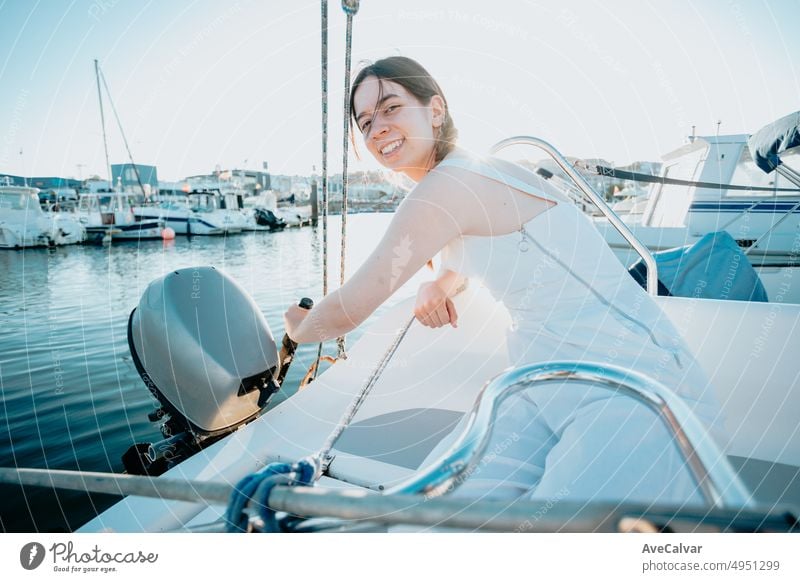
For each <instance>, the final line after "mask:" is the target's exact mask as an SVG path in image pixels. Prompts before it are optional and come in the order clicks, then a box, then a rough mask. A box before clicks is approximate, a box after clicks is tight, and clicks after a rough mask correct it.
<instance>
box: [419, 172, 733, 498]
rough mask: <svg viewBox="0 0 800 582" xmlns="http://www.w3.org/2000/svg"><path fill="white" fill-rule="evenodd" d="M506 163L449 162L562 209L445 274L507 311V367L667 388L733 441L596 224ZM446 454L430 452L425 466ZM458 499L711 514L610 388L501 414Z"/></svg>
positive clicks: (446, 262)
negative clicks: (595, 374)
mask: <svg viewBox="0 0 800 582" xmlns="http://www.w3.org/2000/svg"><path fill="white" fill-rule="evenodd" d="M508 164H510V162H506V161H504V160H498V159H491V158H488V159H472V158H469V159H468V158H451V159H446V160H444V161H443V162H441V163H440V164H439V166H438V167H439V168H441V167H444V166H453V167H458V168H462V169H465V170H468V171H470V172H475V173H477V174H480V175H482V176H485V177H487V178H490V179H493V180H498V181H500V182H503V183H505V184H507V185H509V186H511V187H513V188H515V189H517V190H520V191H522V192H525V193H528V194H533V195H535V196H538V197H540V198H544V199H546V200H550V201H552V202H555V203H556V205H555V206H552V207H551V208H549V209H548V210H546V211H544V212H542V213H541V214H539V215H537V216H535V217H534V218H533V219H531V220H530V221H528V222H527V223H525V224H524V225H523V226H522V228H521V229H520V230H519V231H517V232H513V233H510V234H506V235H500V236H461V237H458V238H456V239H454V240H453V241H451V242H450V243H449V244H448V245H447V246H446V247H445V248H444V249H443V250H442V253H441V259H442V267H443V268H446V269H450V270H453V271H456V272H458V273H460V274H462V275H464V276H466V277H468V278H470V279H473V280H477V281H480V282H482V283H483V284H484V286H486V287H487V288H488V290H489V291H490V292H491V294H492V295H493V296H494V298H495V299H496V300H498V301H500V302H502V303H503V304H504V305H505V307H506V308H507V309H508V311H509V313H510V315H511V318H512V324H511V327H510V329H509V330H508V332H507V344H508V352H509V361H510V364H511V365H512V366H515V367H516V366H520V365H523V364H531V363H538V362H547V361H553V360H578V361H592V362H597V363H601V364H602V363H608V364H614V365H617V366H621V367H624V368H628V369H633V370H636V371H638V372H641V373H643V374H645V375H647V376H650V377H652V378H654V379H656V380H658V381H660V382H661V383H663V384H665V385H666V386H668V387H670V388H672V389H673V390H674V391H675V392H676V393H677V394H678V395H680V396H681V397H682V398H683V399H684V401H686V403H687V404H688V405H689V406H690V408H692V409H693V410H694V412H695V414H696V415H697V416H698V417H699V418H700V420H701V421H702V422H704V423H705V425H706V427H707V428H708V429H709V431H710V434H711V435H712V436H714V437H715V440H716V442H717V443H718V444H722V443H723V442H724V439H725V435H724V431H723V429H722V417H721V414H720V408H719V406H718V404H717V402H716V400H715V397H714V395H713V390H712V388H711V386H710V385H709V382H708V380H707V378H706V375H705V373H704V372H703V371H702V369H701V368H700V366H699V364H698V363H697V361H696V360H695V358H694V357H693V356H692V355H691V353H690V352H689V350H688V348H687V346H686V344H685V342H684V341H683V339H682V338H681V337H680V334H679V333H678V332H677V331H676V329H675V328H674V326H673V325H672V324H671V322H670V321H669V320H668V319H667V317H666V316H665V315H664V314H663V312H662V311H661V309H660V308H659V307H658V305H657V304H656V303H655V302H654V301H653V300H652V298H651V297H650V296H649V295H648V294H647V293H646V292H645V291H644V290H643V289H642V288H641V287H640V286H639V284H638V283H636V282H635V281H634V280H633V278H632V277H631V276H630V275H629V274H628V273H627V271H626V269H625V267H623V265H622V264H621V263H620V262H619V260H618V259H617V258H616V257H615V256H614V255H613V253H612V251H611V249H610V248H609V246H608V244H607V243H606V242H605V240H604V239H603V237H602V235H601V234H600V233H599V231H598V230H597V229H596V228H595V227H594V225H593V224H592V222H591V219H590V218H589V217H587V216H586V215H585V214H583V213H582V212H581V211H580V210H579V209H578V208H576V207H575V206H574V205H573V203H572V202H571V201H569V200H568V199H567V198H566V197H565V196H564V195H563V194H561V193H560V192H558V191H557V190H555V189H554V188H553V187H552V186H550V185H549V184H548V183H546V182H545V181H544V180H542V179H541V178H539V176H536V175H535V174H533V173H529V176H530V180H529V183H526V182H523V181H521V180H519V179H517V178H515V177H514V176H512V175H509V174H508V171H507V170H504V168H507V167H508ZM442 452H443V451H442V450H441V448H438V449H437V450H435V451H433V452H432V453H431V455H430V456H429V460H430V459H433V458H435V457H436V456H438V455H439V454H441V453H442ZM456 493H457V494H458V495H470V496H488V497H493V498H513V497H518V496H520V495H523V494H527V495H529V496H530V497H531V498H535V499H542V500H548V501H552V500H557V499H562V498H566V499H570V500H582V501H584V500H585V501H622V500H626V501H630V502H645V503H649V502H654V501H657V502H665V503H684V502H687V503H698V504H699V503H702V497H701V496H700V494H699V491H698V490H697V489H696V484H695V483H694V482H693V480H692V478H691V477H690V475H689V473H688V471H687V470H686V469H685V466H684V462H683V458H682V457H681V456H680V453H679V452H678V450H677V448H676V446H675V444H674V442H672V439H671V436H670V435H669V434H668V433H667V431H666V429H665V428H664V427H663V425H662V422H661V420H659V419H658V418H657V417H656V416H655V415H654V414H653V413H652V412H651V411H649V410H647V409H646V408H645V407H644V406H643V405H641V404H638V403H635V402H634V401H633V400H632V399H630V398H628V397H623V396H620V395H616V394H614V393H612V392H611V391H608V390H606V389H601V388H596V387H591V386H588V385H587V386H586V387H585V388H584V387H583V386H576V385H575V384H569V385H563V386H559V387H553V386H552V385H550V386H548V387H546V388H542V387H537V388H530V389H528V390H526V391H524V392H522V393H520V395H519V396H518V397H515V398H512V399H509V400H507V401H506V403H505V404H504V406H503V408H502V409H501V414H500V416H499V417H498V421H497V423H496V425H495V428H494V432H493V437H492V441H491V443H490V445H489V449H488V452H487V454H486V456H485V458H484V459H483V461H482V462H481V463H480V464H479V466H478V467H477V469H476V471H475V472H474V473H473V474H472V475H471V476H470V478H469V479H467V480H466V481H465V482H464V483H463V484H462V486H461V487H460V488H459V489H457V490H456Z"/></svg>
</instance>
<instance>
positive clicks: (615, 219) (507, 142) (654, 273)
mask: <svg viewBox="0 0 800 582" xmlns="http://www.w3.org/2000/svg"><path fill="white" fill-rule="evenodd" d="M513 145H532V146H534V147H538V148H539V149H541V150H544V151H545V152H546V153H547V154H549V155H550V157H551V158H553V160H555V162H556V163H557V164H558V166H559V167H560V168H561V169H562V170H564V172H565V173H566V174H567V175H568V176H569V177H570V178H572V180H573V182H575V184H576V185H577V186H578V188H580V190H581V192H583V193H584V195H585V196H587V197H588V198H589V200H591V201H592V202H593V203H594V205H595V206H597V208H598V209H600V212H602V213H603V215H604V216H605V217H606V218H607V219H608V221H609V222H610V223H611V225H612V226H613V227H614V228H616V229H617V231H618V232H619V233H620V234H621V235H622V237H623V238H624V239H625V240H626V241H628V243H629V244H630V245H631V246H632V247H633V248H634V250H636V252H637V253H639V255H640V256H641V257H642V260H644V264H645V265H647V292H648V293H649V294H650V295H658V267H657V266H656V261H655V259H654V258H653V255H652V253H650V250H649V249H648V248H647V247H646V246H644V245H643V244H642V243H641V241H639V239H638V238H636V235H634V234H633V232H631V229H629V228H628V226H627V225H626V224H625V223H624V222H622V220H621V219H620V218H619V216H617V215H616V213H614V211H613V210H611V208H610V207H609V206H608V204H606V202H605V200H603V198H602V197H600V196H599V195H598V194H597V192H595V191H594V189H593V188H592V187H591V186H590V185H589V183H588V182H587V181H586V179H585V178H584V177H583V176H581V175H580V173H579V172H577V171H576V170H575V168H573V167H572V165H571V164H570V163H569V162H568V161H567V159H566V158H565V157H564V156H562V155H561V153H560V152H559V151H558V150H557V149H556V148H554V147H553V146H552V145H550V144H549V143H547V142H546V141H544V140H542V139H539V138H538V137H530V136H526V135H518V136H515V137H510V138H508V139H504V140H503V141H500V142H497V143H496V144H495V145H494V146H492V148H491V150H490V152H491V153H492V154H495V153H497V152H499V151H500V150H502V149H503V148H507V147H509V146H513Z"/></svg>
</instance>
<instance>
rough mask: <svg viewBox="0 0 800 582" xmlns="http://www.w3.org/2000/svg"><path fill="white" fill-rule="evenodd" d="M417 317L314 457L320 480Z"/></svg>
mask: <svg viewBox="0 0 800 582" xmlns="http://www.w3.org/2000/svg"><path fill="white" fill-rule="evenodd" d="M415 317H416V316H413V315H412V316H411V318H410V319H409V320H408V322H407V323H406V324H405V325H404V326H403V328H402V329H400V331H399V332H398V334H397V335H396V336H395V338H394V341H393V342H392V344H391V345H390V346H389V348H388V349H387V350H386V352H384V354H383V357H382V358H381V359H380V361H379V362H378V365H377V366H376V367H375V369H374V370H373V371H372V373H371V374H370V376H369V378H367V381H366V382H365V383H364V386H362V388H361V391H360V392H359V393H358V395H357V396H356V398H355V399H354V400H353V401H352V402H351V403H350V406H348V407H347V410H345V412H344V414H343V415H342V417H341V419H339V422H338V423H337V424H336V427H334V429H333V431H332V432H331V434H330V435H329V436H328V439H327V440H326V441H325V444H324V445H322V448H321V449H320V450H319V452H318V453H317V454H315V455H313V458H315V459H317V461H318V463H319V466H320V472H319V473H318V475H317V478H319V477H320V476H321V475H322V473H324V472H325V471H326V470H327V466H328V465H329V464H330V461H331V460H332V457H331V450H332V449H333V447H334V445H336V441H338V440H339V437H341V436H342V433H343V432H344V430H345V429H346V428H347V427H348V426H349V425H350V422H351V421H352V420H353V417H354V416H355V415H356V413H357V412H358V409H359V408H361V405H362V404H363V403H364V401H365V400H366V398H367V395H368V394H369V393H370V391H371V390H372V388H373V386H375V384H376V383H377V382H378V379H379V378H380V376H381V374H383V371H384V369H385V368H386V366H387V364H388V363H389V361H390V360H391V359H392V356H394V354H395V352H396V351H397V348H399V347H400V342H402V341H403V338H405V336H406V334H407V333H408V329H409V328H410V327H411V324H412V323H413V322H414V319H415Z"/></svg>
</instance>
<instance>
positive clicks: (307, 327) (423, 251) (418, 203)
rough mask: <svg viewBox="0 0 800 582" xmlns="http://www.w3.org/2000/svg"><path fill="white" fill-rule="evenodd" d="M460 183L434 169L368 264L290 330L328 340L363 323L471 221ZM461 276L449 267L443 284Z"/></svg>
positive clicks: (303, 339) (296, 336) (305, 339)
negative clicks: (461, 201)
mask: <svg viewBox="0 0 800 582" xmlns="http://www.w3.org/2000/svg"><path fill="white" fill-rule="evenodd" d="M458 187H459V184H458V183H457V182H454V181H453V180H452V179H451V178H450V177H448V176H447V175H443V174H442V175H433V174H431V175H429V176H428V177H427V178H426V179H425V180H423V181H422V182H420V184H419V185H418V186H417V187H416V188H415V189H414V190H413V191H412V192H411V193H410V194H409V195H408V197H407V198H406V199H405V200H404V201H403V202H402V203H401V204H400V206H399V207H398V208H397V211H396V213H395V216H394V218H393V219H392V221H391V223H390V224H389V227H388V229H387V231H386V233H385V234H384V236H383V238H382V239H381V241H380V242H379V243H378V245H377V247H376V248H375V250H374V251H373V252H372V253H371V254H370V256H369V257H368V258H367V260H366V261H365V262H364V264H363V265H362V266H361V267H360V268H359V269H358V271H356V273H355V274H354V275H353V276H352V277H351V278H350V279H349V280H348V281H347V282H346V283H345V284H344V285H342V287H340V288H339V289H337V290H336V291H334V292H332V293H329V294H328V295H327V296H326V297H325V298H324V299H323V300H322V301H320V302H319V304H317V306H316V307H314V308H313V309H312V310H311V312H310V313H309V314H308V316H307V317H305V318H304V319H303V320H302V322H301V323H300V324H299V325H297V327H296V328H295V329H293V330H290V329H287V332H288V333H289V336H290V337H291V338H292V339H293V340H294V341H296V342H298V343H311V342H319V341H325V340H328V339H332V338H335V337H338V336H340V335H342V334H343V333H347V332H348V331H350V330H352V329H355V328H356V327H358V326H359V325H360V324H361V323H363V322H364V320H366V319H367V318H368V317H369V316H370V315H371V314H372V313H373V312H374V311H375V310H376V309H377V308H378V307H379V306H380V305H381V304H382V303H383V302H384V301H386V300H387V299H388V298H389V297H391V295H392V294H393V293H394V292H395V291H396V290H397V289H399V288H400V287H401V286H402V285H403V284H405V282H406V281H408V280H409V279H410V278H411V277H412V276H413V275H414V274H415V273H416V272H417V271H418V270H419V269H420V268H422V267H423V266H424V265H425V263H426V262H427V261H428V259H430V258H431V257H432V256H434V255H435V254H436V253H438V252H439V251H440V250H441V249H442V248H443V247H444V246H445V245H446V244H447V243H448V242H449V241H451V240H452V239H453V238H455V237H456V236H459V235H460V234H461V233H462V232H463V230H464V229H465V228H467V227H468V226H469V221H470V220H471V217H470V215H469V213H468V212H467V211H466V210H465V208H464V206H465V205H460V204H458V194H459V192H458V190H457V188H458ZM450 273H453V272H452V271H451V272H450ZM456 282H458V281H457V277H456V276H455V273H453V274H452V275H450V274H448V273H444V275H443V283H444V284H447V285H448V286H451V285H452V284H453V283H456ZM459 284H460V283H459ZM457 287H458V285H456V288H457ZM453 292H455V288H454V289H453Z"/></svg>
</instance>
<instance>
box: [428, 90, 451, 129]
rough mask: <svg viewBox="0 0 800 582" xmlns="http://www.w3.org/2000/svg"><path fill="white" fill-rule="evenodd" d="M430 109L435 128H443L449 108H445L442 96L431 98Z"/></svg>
mask: <svg viewBox="0 0 800 582" xmlns="http://www.w3.org/2000/svg"><path fill="white" fill-rule="evenodd" d="M430 108H431V121H432V123H433V127H441V126H442V125H444V119H445V115H446V114H447V107H446V106H445V104H444V99H442V96H441V95H434V96H433V97H431V102H430Z"/></svg>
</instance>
